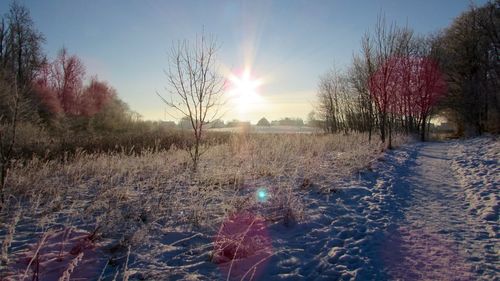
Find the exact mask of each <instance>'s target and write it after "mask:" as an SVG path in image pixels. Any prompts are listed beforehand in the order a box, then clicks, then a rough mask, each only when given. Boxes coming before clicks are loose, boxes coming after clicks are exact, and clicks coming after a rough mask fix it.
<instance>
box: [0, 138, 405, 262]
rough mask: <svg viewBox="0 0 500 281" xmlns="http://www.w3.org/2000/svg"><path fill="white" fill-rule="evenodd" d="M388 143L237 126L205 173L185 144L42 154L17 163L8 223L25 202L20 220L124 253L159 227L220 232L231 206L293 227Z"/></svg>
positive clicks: (208, 159) (205, 163)
mask: <svg viewBox="0 0 500 281" xmlns="http://www.w3.org/2000/svg"><path fill="white" fill-rule="evenodd" d="M397 140H398V141H399V142H403V141H404V138H398V139H397ZM381 148H382V146H381V145H380V144H379V143H376V142H372V143H368V142H367V137H366V135H362V134H351V135H348V136H340V135H336V136H331V135H299V134H297V135H264V134H260V135H236V134H235V135H232V136H231V139H230V140H229V142H227V143H225V144H219V145H215V146H210V147H208V148H207V149H206V152H205V154H203V156H202V159H201V161H200V163H199V170H198V172H197V173H196V174H193V173H192V172H191V169H190V164H189V157H188V154H187V153H186V152H185V151H184V150H181V149H177V148H175V147H172V148H171V149H169V150H163V151H156V150H153V149H150V150H145V151H143V152H142V154H141V155H135V156H134V155H129V154H128V153H124V152H123V153H120V152H116V153H111V154H88V153H84V152H82V151H80V152H78V153H76V154H75V156H74V158H73V159H72V160H71V161H69V160H68V161H62V162H61V161H60V160H40V159H39V158H33V159H32V160H30V161H19V162H17V163H14V165H13V169H12V171H11V173H10V177H9V178H8V183H7V196H6V198H8V200H7V204H6V205H5V207H4V208H3V209H2V213H1V214H0V226H1V227H0V229H9V228H8V223H11V222H12V220H13V217H14V214H15V210H16V209H17V208H18V207H17V208H16V206H22V209H23V213H22V216H21V219H20V220H19V223H18V224H19V225H27V224H31V225H33V224H36V226H37V227H36V229H38V230H47V229H51V228H53V227H56V226H60V225H65V226H66V227H70V226H75V227H78V228H83V229H85V230H87V231H89V232H90V233H92V240H101V241H104V240H106V241H114V242H113V245H114V246H113V247H111V246H110V247H109V252H110V253H111V254H113V253H114V252H115V251H116V250H119V251H118V252H120V253H121V254H122V255H124V253H125V252H126V249H127V247H128V246H132V247H135V246H136V245H140V244H144V243H146V242H147V240H148V239H149V238H151V236H152V235H153V234H152V233H154V231H155V229H166V228H170V229H176V230H178V231H181V230H188V229H193V228H196V229H201V230H203V231H207V232H212V233H216V232H217V228H218V226H219V225H220V223H221V222H222V221H223V219H224V218H225V217H227V216H228V214H232V213H235V212H238V211H242V210H254V211H255V210H256V209H257V208H256V206H257V205H258V206H259V208H258V212H259V215H261V216H262V217H264V218H265V219H266V220H268V221H270V222H282V223H284V224H287V225H292V224H294V223H296V222H300V221H301V219H302V217H303V215H304V213H305V211H306V210H304V209H303V208H304V207H303V206H304V204H303V203H302V200H303V199H302V196H301V195H300V194H301V193H302V192H307V190H309V189H317V190H318V191H321V190H326V189H329V188H330V187H331V185H332V182H334V181H335V180H340V179H341V178H343V177H346V176H349V175H351V174H352V173H353V172H356V171H358V170H360V169H363V168H364V167H366V166H367V165H368V163H370V161H372V160H373V159H374V158H375V157H376V156H377V155H378V154H379V153H380V152H381ZM258 187H264V188H266V190H268V191H269V194H271V196H270V197H269V198H268V200H267V202H265V203H262V202H260V203H259V202H258V200H257V198H256V197H255V191H256V188H258ZM16 222H17V221H16ZM10 233H14V231H13V230H9V231H8V232H5V231H0V238H1V239H2V240H5V241H6V242H5V243H3V244H8V243H9V242H8V241H7V240H8V239H12V237H9V235H11V234H10ZM32 236H33V237H36V235H35V233H33V234H32ZM6 252H8V251H7V250H4V249H3V250H2V253H6ZM2 258H3V259H6V257H2ZM124 260H125V259H124V258H122V262H124ZM124 271H125V272H126V269H125V270H124Z"/></svg>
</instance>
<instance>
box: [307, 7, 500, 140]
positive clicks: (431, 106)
mask: <svg viewBox="0 0 500 281" xmlns="http://www.w3.org/2000/svg"><path fill="white" fill-rule="evenodd" d="M499 19H500V1H495V2H488V3H486V4H485V5H484V6H482V7H471V8H470V9H469V10H468V11H467V12H465V13H463V14H462V15H461V16H459V17H458V18H456V19H455V20H454V22H453V23H452V25H451V26H450V27H448V28H446V29H445V30H443V31H441V32H440V33H437V34H432V35H426V36H422V35H417V34H415V32H414V31H413V30H412V29H411V28H409V27H400V26H397V25H395V24H391V25H389V24H387V23H386V22H385V20H384V18H379V20H378V22H377V24H376V26H375V28H374V29H373V31H372V32H367V33H366V34H365V35H364V36H363V38H362V39H361V51H360V52H359V53H358V54H356V55H354V57H353V60H352V63H351V65H350V66H349V67H348V68H347V69H346V70H345V71H339V70H336V69H332V70H331V71H329V72H327V73H326V74H324V75H323V76H322V77H321V78H320V82H319V90H318V99H319V103H318V108H317V112H316V118H317V119H319V121H317V123H318V124H319V126H321V127H322V128H323V129H324V130H325V131H327V132H331V133H335V132H344V133H349V132H350V131H361V132H368V133H369V138H370V139H371V138H372V134H373V133H375V132H377V133H378V135H379V136H380V139H381V141H382V142H386V141H387V143H388V146H389V147H390V146H391V138H392V135H393V134H394V133H405V134H419V135H420V137H421V139H422V140H425V138H426V132H427V131H428V128H429V124H430V123H429V122H430V118H431V116H432V115H433V114H436V113H440V115H442V116H445V117H446V118H447V119H449V120H451V121H453V122H454V123H455V124H456V125H457V127H458V132H457V133H458V134H459V135H465V134H481V133H483V132H486V131H490V132H496V133H498V132H499V130H500V127H499V126H500V125H499V124H500V119H499V112H500V111H499V108H500V93H499V85H498V83H499V82H498V81H499V79H498V73H499V48H500V42H499V38H500V36H499V30H500V23H499Z"/></svg>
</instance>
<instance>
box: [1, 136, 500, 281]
mask: <svg viewBox="0 0 500 281" xmlns="http://www.w3.org/2000/svg"><path fill="white" fill-rule="evenodd" d="M362 138H363V136H350V137H346V138H345V139H343V138H340V137H336V138H335V139H330V138H328V137H320V136H305V135H304V136H298V135H297V136H286V135H283V136H273V137H271V138H268V137H267V136H266V137H264V136H262V137H260V138H257V139H250V140H249V139H236V140H234V141H233V142H232V143H231V144H230V146H229V147H228V146H224V147H218V148H217V147H216V148H213V149H212V150H210V151H208V152H207V154H206V155H205V156H204V157H205V159H206V160H204V161H205V162H204V163H202V165H201V167H206V169H205V170H203V168H202V169H201V171H200V173H199V176H197V177H195V178H192V177H190V176H189V175H188V174H186V173H185V172H184V170H185V164H184V163H185V160H186V159H185V157H184V156H183V155H184V154H183V152H182V151H177V152H176V151H170V152H163V153H153V152H152V153H151V154H150V155H143V156H140V157H139V156H138V157H135V158H131V157H124V156H120V155H115V156H82V158H81V159H79V160H76V161H74V162H72V163H67V164H66V165H65V166H64V168H63V170H61V171H58V169H61V166H60V165H58V164H55V163H52V164H50V163H49V164H44V165H42V166H40V163H38V164H36V163H32V164H31V165H32V167H31V168H30V167H26V166H24V167H19V171H18V173H19V174H17V175H14V176H13V179H14V180H16V181H15V182H14V183H15V186H17V187H18V188H19V189H20V190H22V192H20V193H19V195H18V196H19V198H21V197H22V196H24V197H25V198H30V199H29V202H30V204H31V206H22V207H21V205H20V204H21V203H18V204H16V202H18V201H16V200H14V199H11V200H10V201H9V202H12V203H11V204H10V205H9V207H8V208H7V209H4V210H2V216H0V218H1V219H2V221H0V223H2V228H1V229H0V238H1V239H2V241H3V243H2V246H3V247H2V259H3V263H2V265H3V268H2V269H1V271H0V272H1V273H2V274H4V276H7V279H6V280H19V279H22V276H23V275H24V276H26V277H27V278H26V279H32V278H33V277H34V276H35V275H36V274H38V275H39V276H40V279H39V280H57V279H54V278H56V276H62V275H64V274H67V275H68V274H69V275H71V274H73V275H71V276H75V277H78V276H80V277H82V278H83V279H85V278H87V279H91V280H97V279H98V276H102V280H113V278H115V277H117V278H118V279H124V280H127V279H128V280H498V279H499V278H500V271H499V269H500V263H499V258H498V256H499V245H500V244H499V242H500V241H499V239H500V237H499V222H498V212H499V206H498V202H499V200H498V196H499V192H498V187H499V183H500V179H499V174H500V173H499V172H500V170H499V166H498V161H499V151H500V149H499V148H500V143H499V141H498V140H497V139H495V138H494V137H483V138H478V139H471V140H465V141H451V142H442V143H408V144H404V145H400V147H399V148H398V149H396V150H393V151H388V152H384V153H382V154H380V151H381V150H380V146H379V145H378V144H373V143H372V144H368V143H366V142H364V141H362ZM51 165H52V166H51ZM40 167H44V169H42V170H40V169H39V168H40ZM214 167H215V168H214ZM35 168H36V169H37V170H36V171H37V172H35ZM30 169H31V170H30ZM21 171H24V172H25V173H26V172H31V173H33V174H29V175H30V176H29V177H27V176H26V174H24V175H25V176H24V177H22V176H21V174H20V172H21ZM34 182H36V183H37V186H40V187H39V188H40V189H37V188H34V189H35V190H29V188H28V187H29V186H33V183H34ZM60 182H64V183H65V184H66V185H67V190H66V191H64V192H63V191H61V190H60V189H61V186H59V189H58V190H54V189H51V188H49V187H50V186H53V185H54V184H56V183H60ZM41 190H44V191H45V193H46V194H42V195H39V196H35V195H36V194H37V192H40V191H41ZM77 191H78V192H77ZM30 192H31V193H30ZM47 193H48V194H47ZM22 194H25V195H22ZM26 194H29V196H28V195H26ZM27 207H29V208H27ZM117 242H118V243H117ZM68 269H72V271H68ZM85 274H87V275H85ZM90 275H91V276H92V278H89V277H88V276H90ZM9 276H10V277H9ZM43 277H45V279H44V278H43ZM75 280H76V279H75ZM79 280H82V279H79Z"/></svg>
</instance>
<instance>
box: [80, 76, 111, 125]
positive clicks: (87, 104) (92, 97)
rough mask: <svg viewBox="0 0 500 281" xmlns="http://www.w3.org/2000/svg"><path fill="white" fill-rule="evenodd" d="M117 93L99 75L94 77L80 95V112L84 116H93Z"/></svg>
mask: <svg viewBox="0 0 500 281" xmlns="http://www.w3.org/2000/svg"><path fill="white" fill-rule="evenodd" d="M114 95H115V93H114V90H113V88H111V87H110V86H109V85H108V84H107V83H106V82H102V81H99V80H98V79H97V77H92V79H91V80H90V84H89V85H88V86H86V87H85V89H84V90H83V93H82V95H81V96H80V103H79V104H80V113H81V115H83V116H86V117H91V116H93V115H95V114H96V113H98V112H99V111H101V110H102V109H103V108H104V106H106V104H108V103H109V102H110V100H111V99H112V98H113V96H114Z"/></svg>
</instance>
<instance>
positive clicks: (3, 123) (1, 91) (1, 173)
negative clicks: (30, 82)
mask: <svg viewBox="0 0 500 281" xmlns="http://www.w3.org/2000/svg"><path fill="white" fill-rule="evenodd" d="M14 81H15V82H14V84H13V85H12V84H10V83H8V82H7V79H4V78H3V77H0V97H1V98H2V99H4V100H7V104H8V105H9V108H8V111H10V112H8V113H7V112H2V113H0V210H1V209H2V207H3V204H4V201H5V184H6V180H7V173H8V171H9V168H10V165H11V163H12V158H13V154H14V146H15V145H16V134H17V125H18V119H19V114H20V106H21V104H20V103H21V101H20V94H19V89H18V87H17V80H14Z"/></svg>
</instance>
